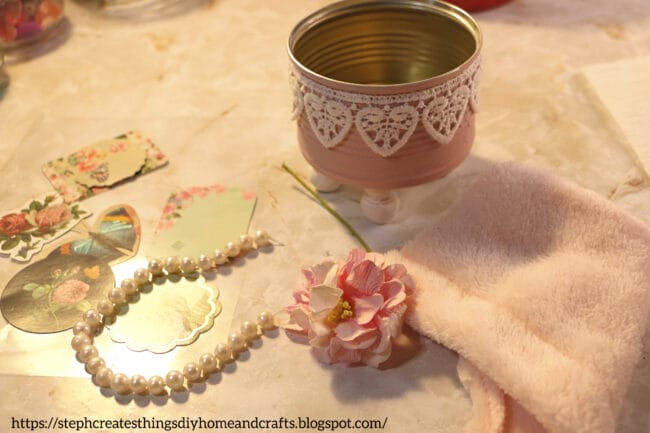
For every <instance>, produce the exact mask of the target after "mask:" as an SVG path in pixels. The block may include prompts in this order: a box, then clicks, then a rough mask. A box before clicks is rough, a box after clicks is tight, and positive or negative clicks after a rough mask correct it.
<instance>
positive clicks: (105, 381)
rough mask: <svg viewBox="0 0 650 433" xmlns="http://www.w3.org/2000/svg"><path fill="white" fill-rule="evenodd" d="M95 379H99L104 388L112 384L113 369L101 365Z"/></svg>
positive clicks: (98, 382)
mask: <svg viewBox="0 0 650 433" xmlns="http://www.w3.org/2000/svg"><path fill="white" fill-rule="evenodd" d="M95 380H96V381H97V385H99V386H103V387H104V388H106V387H109V386H111V382H112V381H113V370H111V369H110V368H108V367H101V368H100V369H99V370H97V373H96V374H95Z"/></svg>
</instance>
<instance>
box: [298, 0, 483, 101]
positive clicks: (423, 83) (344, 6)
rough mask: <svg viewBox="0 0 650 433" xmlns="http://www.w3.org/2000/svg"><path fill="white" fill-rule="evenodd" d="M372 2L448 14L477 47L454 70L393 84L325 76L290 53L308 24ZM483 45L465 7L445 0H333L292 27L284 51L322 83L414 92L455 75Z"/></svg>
mask: <svg viewBox="0 0 650 433" xmlns="http://www.w3.org/2000/svg"><path fill="white" fill-rule="evenodd" d="M374 5H392V6H397V7H402V8H405V9H420V10H428V11H430V12H431V11H433V12H437V13H440V15H443V16H447V17H448V18H450V19H454V20H456V21H457V22H458V23H460V24H462V25H463V27H464V28H465V29H466V30H467V31H468V32H469V33H470V34H471V35H472V36H473V37H474V39H475V40H476V47H475V48H474V52H473V53H472V54H471V55H470V56H469V57H468V58H467V59H466V60H465V61H463V62H462V63H461V64H460V65H458V66H456V67H455V68H453V69H450V70H448V71H446V72H444V73H442V74H438V75H433V76H431V77H428V78H425V79H422V80H417V81H408V82H404V83H394V84H363V83H353V82H349V81H341V80H337V79H335V78H331V77H327V76H325V75H322V74H319V73H318V72H315V71H313V70H311V69H309V68H308V67H306V66H305V65H303V64H302V63H301V62H300V61H298V59H296V57H295V56H294V54H293V48H294V47H295V45H296V43H297V41H298V40H300V38H301V37H302V36H303V35H304V34H305V33H307V32H308V31H309V29H310V28H311V27H313V26H314V25H315V24H317V23H319V22H322V21H323V20H325V19H327V18H330V17H332V16H334V15H339V14H340V15H345V14H346V13H349V12H351V11H355V10H359V9H362V8H366V7H369V6H374ZM482 45H483V35H482V33H481V29H480V27H479V25H478V23H477V22H476V20H475V19H474V18H473V17H472V16H471V15H470V14H469V13H467V12H466V11H465V10H463V9H461V8H459V7H458V6H455V5H452V4H450V3H447V2H445V1H440V0H408V1H404V0H339V1H336V2H334V3H331V4H329V5H327V6H325V7H322V8H320V9H318V10H316V11H315V12H312V13H311V14H309V15H307V16H306V17H305V18H303V19H302V20H300V21H299V22H298V23H297V24H296V25H295V26H294V27H293V29H292V30H291V33H290V34H289V39H288V42H287V52H288V54H289V58H290V59H291V62H292V63H293V65H294V66H295V67H296V68H297V69H298V70H299V71H300V72H301V73H303V74H305V75H307V76H308V77H310V78H312V79H315V80H316V81H320V82H322V83H333V84H337V85H338V86H341V87H347V88H349V89H352V90H357V91H361V92H363V91H364V90H374V91H376V90H377V89H382V90H384V91H390V92H391V93H392V92H395V93H398V92H399V91H400V90H402V89H404V90H408V91H409V92H411V91H413V88H414V87H418V88H419V87H423V88H426V87H427V84H429V83H432V82H434V81H435V82H439V81H440V80H444V79H445V78H447V77H452V76H454V75H456V74H458V73H459V72H460V71H461V70H463V69H465V68H466V67H467V66H468V65H469V64H471V63H472V62H473V61H474V60H475V59H476V58H477V57H478V56H479V53H480V52H481V47H482Z"/></svg>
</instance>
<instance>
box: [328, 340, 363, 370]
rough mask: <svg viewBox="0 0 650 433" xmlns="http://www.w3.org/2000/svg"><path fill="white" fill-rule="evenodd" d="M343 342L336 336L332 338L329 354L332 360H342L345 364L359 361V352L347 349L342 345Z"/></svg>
mask: <svg viewBox="0 0 650 433" xmlns="http://www.w3.org/2000/svg"><path fill="white" fill-rule="evenodd" d="M342 343H343V342H342V341H341V340H339V339H338V338H332V342H331V343H330V348H329V349H330V350H329V352H330V353H329V354H330V357H331V359H332V361H334V362H342V363H345V364H354V363H355V362H359V361H361V354H360V353H359V351H357V350H351V349H347V348H345V347H344V346H343V344H342Z"/></svg>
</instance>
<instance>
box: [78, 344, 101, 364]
mask: <svg viewBox="0 0 650 433" xmlns="http://www.w3.org/2000/svg"><path fill="white" fill-rule="evenodd" d="M98 355H99V352H98V351H97V348H96V347H95V346H93V345H92V344H86V345H85V346H84V347H82V348H81V349H80V350H79V359H81V361H83V362H88V360H89V359H90V358H94V357H96V356H98Z"/></svg>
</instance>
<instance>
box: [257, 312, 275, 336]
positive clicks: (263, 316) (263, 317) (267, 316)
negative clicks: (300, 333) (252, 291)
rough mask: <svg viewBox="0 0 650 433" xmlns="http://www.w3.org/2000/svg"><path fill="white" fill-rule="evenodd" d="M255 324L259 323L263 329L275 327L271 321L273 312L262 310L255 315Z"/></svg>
mask: <svg viewBox="0 0 650 433" xmlns="http://www.w3.org/2000/svg"><path fill="white" fill-rule="evenodd" d="M257 324H258V325H260V328H262V329H263V330H265V331H268V330H269V329H273V328H275V322H274V321H273V314H271V313H269V312H268V311H262V312H261V313H260V314H258V315H257Z"/></svg>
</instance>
